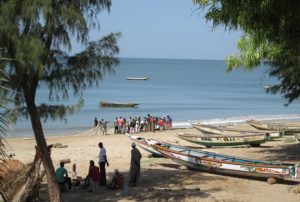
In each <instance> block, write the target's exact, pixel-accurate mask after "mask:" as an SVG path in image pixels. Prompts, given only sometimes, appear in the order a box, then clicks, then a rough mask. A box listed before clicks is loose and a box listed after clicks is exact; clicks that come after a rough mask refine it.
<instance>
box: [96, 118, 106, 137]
mask: <svg viewBox="0 0 300 202" xmlns="http://www.w3.org/2000/svg"><path fill="white" fill-rule="evenodd" d="M108 123H109V122H108V121H105V120H104V119H101V120H98V119H97V117H95V119H94V133H95V135H97V134H98V131H100V134H102V135H107V124H108Z"/></svg>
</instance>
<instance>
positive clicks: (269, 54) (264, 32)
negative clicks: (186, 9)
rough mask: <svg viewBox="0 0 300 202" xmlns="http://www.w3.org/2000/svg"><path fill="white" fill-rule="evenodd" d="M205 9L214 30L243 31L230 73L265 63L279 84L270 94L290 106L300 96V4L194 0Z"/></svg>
mask: <svg viewBox="0 0 300 202" xmlns="http://www.w3.org/2000/svg"><path fill="white" fill-rule="evenodd" d="M194 3H196V4H199V5H200V6H201V7H206V8H207V12H206V15H205V17H206V19H207V20H211V21H213V25H214V26H218V25H225V28H226V29H229V30H242V31H244V36H243V37H242V38H241V39H240V41H239V42H238V50H239V54H237V55H231V56H228V57H227V66H228V71H231V70H232V69H234V68H239V67H242V68H245V69H252V68H255V67H258V66H259V65H260V64H262V63H267V64H268V66H269V67H270V71H269V72H270V76H271V77H276V78H278V80H279V83H278V84H277V85H274V86H272V87H271V88H270V89H268V90H267V92H270V93H281V94H283V95H284V97H285V98H286V99H287V101H288V103H291V102H292V101H293V100H295V99H297V98H298V97H299V96H300V79H299V78H300V37H299V33H300V12H299V10H300V1H292V0H286V1H276V0H241V1H231V0H194Z"/></svg>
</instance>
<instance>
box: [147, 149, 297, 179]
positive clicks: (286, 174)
mask: <svg viewBox="0 0 300 202" xmlns="http://www.w3.org/2000/svg"><path fill="white" fill-rule="evenodd" d="M152 147H153V148H154V149H155V150H157V151H158V152H160V153H161V154H162V155H163V156H165V157H166V158H170V159H172V160H173V161H175V162H176V163H178V164H181V165H185V166H187V167H188V168H191V169H196V170H200V171H206V172H211V173H216V174H227V175H232V176H238V177H255V178H271V177H272V178H277V179H283V178H296V177H297V169H298V168H297V165H296V164H281V163H272V162H266V161H255V160H249V159H242V158H238V157H234V156H229V155H220V154H216V153H213V152H204V151H201V150H192V149H188V148H186V147H180V146H174V145H170V144H168V145H167V144H165V145H157V144H154V145H152Z"/></svg>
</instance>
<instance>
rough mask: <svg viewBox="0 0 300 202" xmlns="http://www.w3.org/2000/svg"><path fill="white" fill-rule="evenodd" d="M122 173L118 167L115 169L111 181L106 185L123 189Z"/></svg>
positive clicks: (115, 188)
mask: <svg viewBox="0 0 300 202" xmlns="http://www.w3.org/2000/svg"><path fill="white" fill-rule="evenodd" d="M123 185H124V175H122V174H121V173H120V172H119V170H118V169H115V171H114V176H113V179H112V181H111V183H110V184H109V185H108V187H109V188H110V189H113V190H118V189H123Z"/></svg>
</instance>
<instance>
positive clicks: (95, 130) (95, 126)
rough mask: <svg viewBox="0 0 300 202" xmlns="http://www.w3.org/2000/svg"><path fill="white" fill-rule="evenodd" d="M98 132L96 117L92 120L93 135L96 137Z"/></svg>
mask: <svg viewBox="0 0 300 202" xmlns="http://www.w3.org/2000/svg"><path fill="white" fill-rule="evenodd" d="M97 130H98V119H97V117H95V119H94V133H95V135H97V132H98V131H97Z"/></svg>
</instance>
